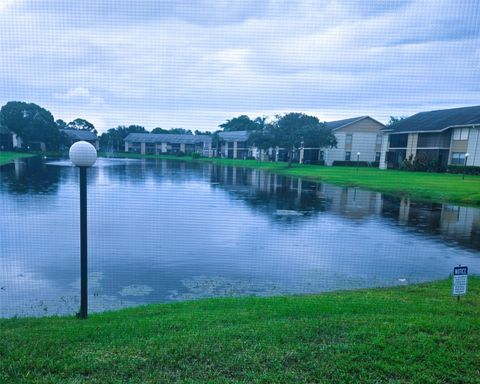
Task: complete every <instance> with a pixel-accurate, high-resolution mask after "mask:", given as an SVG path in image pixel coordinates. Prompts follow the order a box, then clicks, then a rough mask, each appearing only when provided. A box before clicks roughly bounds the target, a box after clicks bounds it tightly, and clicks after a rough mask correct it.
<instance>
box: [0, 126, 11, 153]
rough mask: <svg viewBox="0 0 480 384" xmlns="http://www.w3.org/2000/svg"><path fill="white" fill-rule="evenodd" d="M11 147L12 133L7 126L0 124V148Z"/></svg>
mask: <svg viewBox="0 0 480 384" xmlns="http://www.w3.org/2000/svg"><path fill="white" fill-rule="evenodd" d="M10 149H13V134H12V133H11V132H10V130H9V129H8V128H7V127H4V126H3V125H0V150H2V151H8V150H10Z"/></svg>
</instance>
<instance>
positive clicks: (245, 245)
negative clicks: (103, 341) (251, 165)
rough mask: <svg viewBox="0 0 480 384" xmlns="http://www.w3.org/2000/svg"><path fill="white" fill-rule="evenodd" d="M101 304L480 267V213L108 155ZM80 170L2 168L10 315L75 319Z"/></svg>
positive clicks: (92, 265)
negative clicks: (465, 266)
mask: <svg viewBox="0 0 480 384" xmlns="http://www.w3.org/2000/svg"><path fill="white" fill-rule="evenodd" d="M88 188H89V189H88V191H89V279H90V280H89V293H90V297H89V300H90V303H89V305H90V310H91V311H102V310H108V309H116V308H121V307H126V306H132V305H139V304H145V303H158V302H167V301H176V300H190V299H198V298H204V297H218V296H235V295H258V296H264V295H278V294H294V293H313V292H322V291H328V290H336V289H345V288H360V287H372V286H391V285H399V284H409V283H414V282H420V281H428V280H434V279H440V278H445V277H447V276H448V275H449V273H450V272H451V271H452V269H453V267H454V266H456V265H458V264H467V265H468V266H469V268H470V271H471V273H477V274H478V273H480V210H479V209H475V208H466V207H457V206H453V205H441V204H431V203H418V202H413V201H409V200H407V199H400V198H393V197H388V196H383V195H382V194H380V193H376V192H370V191H364V190H360V189H356V188H342V187H337V186H332V185H329V184H323V183H313V182H308V181H305V180H299V179H291V178H286V177H281V176H277V175H271V174H266V173H263V172H261V171H259V170H248V169H242V168H232V167H220V166H216V165H212V164H188V163H182V162H170V161H166V160H157V161H155V160H153V161H146V160H114V159H112V160H110V159H100V160H99V161H98V163H97V164H96V166H95V167H93V168H92V169H91V170H89V186H88ZM78 211H79V201H78V170H77V169H75V168H73V167H71V166H70V165H69V162H67V161H55V160H48V159H47V160H41V159H38V158H35V159H23V160H18V161H16V162H15V163H11V164H7V165H4V166H2V167H0V316H1V317H11V316H16V315H17V316H25V315H54V314H73V313H75V312H76V311H77V310H78V305H79V304H78V302H79V296H78V293H79V233H78V227H79V212H78Z"/></svg>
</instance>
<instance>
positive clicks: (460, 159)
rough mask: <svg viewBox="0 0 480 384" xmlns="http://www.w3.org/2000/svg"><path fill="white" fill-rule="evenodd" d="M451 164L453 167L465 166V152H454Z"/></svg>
mask: <svg viewBox="0 0 480 384" xmlns="http://www.w3.org/2000/svg"><path fill="white" fill-rule="evenodd" d="M451 163H452V164H453V165H463V164H465V152H453V153H452V161H451Z"/></svg>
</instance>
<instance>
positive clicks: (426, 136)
mask: <svg viewBox="0 0 480 384" xmlns="http://www.w3.org/2000/svg"><path fill="white" fill-rule="evenodd" d="M384 132H385V134H386V137H387V140H385V145H384V148H383V150H382V156H381V161H380V168H382V169H385V168H398V167H400V165H401V164H402V162H403V160H405V159H409V158H411V159H415V158H417V157H419V156H422V157H424V158H427V159H430V160H434V161H437V162H438V164H439V165H440V166H446V165H448V164H452V165H463V164H465V158H466V154H467V153H468V154H469V156H468V157H467V165H475V166H480V106H473V107H463V108H453V109H443V110H437V111H430V112H420V113H417V114H416V115H413V116H411V117H409V118H407V119H405V120H402V121H400V122H398V123H397V124H395V125H393V126H392V127H388V128H385V129H384Z"/></svg>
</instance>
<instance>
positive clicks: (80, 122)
mask: <svg viewBox="0 0 480 384" xmlns="http://www.w3.org/2000/svg"><path fill="white" fill-rule="evenodd" d="M67 128H68V129H78V130H83V131H90V132H93V133H95V134H97V130H96V129H95V126H94V125H93V124H92V123H90V122H89V121H87V120H85V119H80V118H78V119H75V120H73V121H71V122H70V123H68V124H67Z"/></svg>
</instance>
